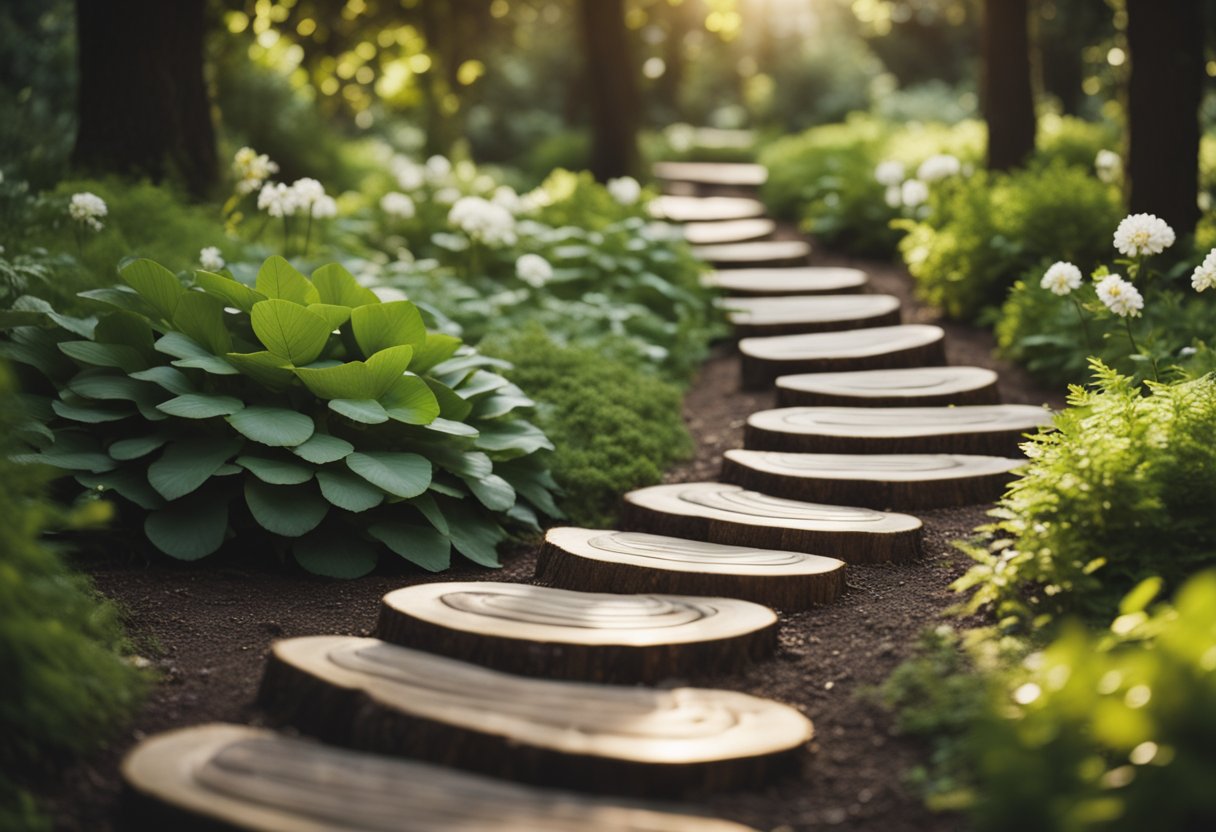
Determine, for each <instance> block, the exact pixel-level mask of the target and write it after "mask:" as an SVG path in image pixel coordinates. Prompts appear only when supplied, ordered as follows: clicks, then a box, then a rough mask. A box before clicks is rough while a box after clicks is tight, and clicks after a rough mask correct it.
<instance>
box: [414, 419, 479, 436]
mask: <svg viewBox="0 0 1216 832" xmlns="http://www.w3.org/2000/svg"><path fill="white" fill-rule="evenodd" d="M426 427H427V430H433V431H435V433H443V434H446V435H448V436H460V437H464V438H470V439H471V438H474V437H476V436H478V435H479V434H480V433H481V432H480V431H479V430H477V428H475V427H473V426H472V425H470V424H466V423H465V422H453V421H452V420H451V419H442V418H440V419H436V420H434V421H433V422H431V423H430V424H428V425H427V426H426Z"/></svg>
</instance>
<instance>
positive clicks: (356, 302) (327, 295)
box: [312, 263, 380, 309]
mask: <svg viewBox="0 0 1216 832" xmlns="http://www.w3.org/2000/svg"><path fill="white" fill-rule="evenodd" d="M312 282H313V285H314V286H316V287H317V292H318V293H319V294H320V295H321V302H322V303H331V304H335V305H337V306H348V307H350V308H351V309H354V308H356V307H359V306H367V305H368V304H372V303H379V302H380V298H378V297H376V293H375V292H373V291H372V290H371V289H368V288H366V287H363V286H360V285H359V281H357V280H355V278H354V276H353V275H351V273H350V272H348V271H347V270H346V269H344V268H343V267H342V266H341V265H339V264H338V263H327V264H326V265H324V266H322V267H321V268H319V269H317V270H316V271H315V272H313V273H312Z"/></svg>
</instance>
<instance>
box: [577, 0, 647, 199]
mask: <svg viewBox="0 0 1216 832" xmlns="http://www.w3.org/2000/svg"><path fill="white" fill-rule="evenodd" d="M579 13H580V24H581V28H582V40H583V49H584V52H585V54H586V56H587V60H586V76H587V93H588V104H589V105H590V110H591V172H592V173H593V174H595V178H596V179H599V180H600V181H604V180H606V179H610V178H612V177H614V176H626V175H629V174H632V173H635V172H636V168H637V164H638V139H637V133H638V124H639V112H638V111H639V105H640V98H639V95H638V78H637V75H638V68H637V66H636V65H635V63H634V56H633V49H632V48H631V46H632V45H631V44H630V42H629V30H628V28H627V27H626V26H625V4H624V0H581V2H580V3H579Z"/></svg>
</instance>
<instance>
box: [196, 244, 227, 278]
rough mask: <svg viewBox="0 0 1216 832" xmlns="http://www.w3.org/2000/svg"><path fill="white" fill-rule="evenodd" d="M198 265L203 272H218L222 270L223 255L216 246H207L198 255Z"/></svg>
mask: <svg viewBox="0 0 1216 832" xmlns="http://www.w3.org/2000/svg"><path fill="white" fill-rule="evenodd" d="M198 264H199V266H201V267H202V268H203V270H204V271H209V272H218V271H219V270H220V269H222V268H224V255H223V254H221V253H220V250H219V248H217V247H216V246H207V247H206V248H205V249H203V250H202V251H200V252H199V253H198Z"/></svg>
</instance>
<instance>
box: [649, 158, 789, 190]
mask: <svg viewBox="0 0 1216 832" xmlns="http://www.w3.org/2000/svg"><path fill="white" fill-rule="evenodd" d="M652 170H653V171H654V175H655V177H656V178H658V179H665V180H667V181H668V182H689V183H692V184H694V185H716V186H722V187H735V188H758V187H760V186H761V185H763V184H764V183H765V181H766V180H767V179H768V170H767V169H766V168H765V167H764V166H763V165H756V164H752V163H748V162H656V163H655V165H654V167H653V168H652Z"/></svg>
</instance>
